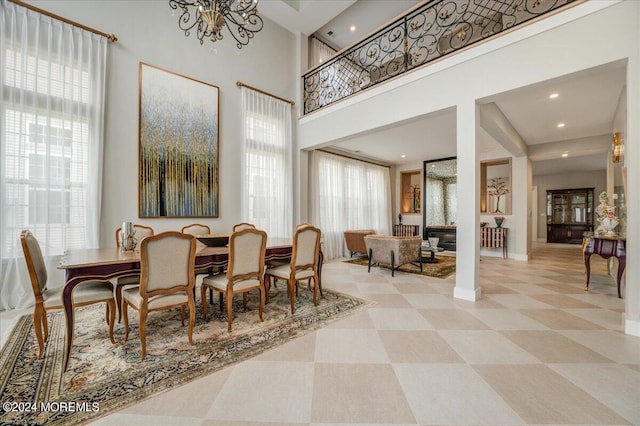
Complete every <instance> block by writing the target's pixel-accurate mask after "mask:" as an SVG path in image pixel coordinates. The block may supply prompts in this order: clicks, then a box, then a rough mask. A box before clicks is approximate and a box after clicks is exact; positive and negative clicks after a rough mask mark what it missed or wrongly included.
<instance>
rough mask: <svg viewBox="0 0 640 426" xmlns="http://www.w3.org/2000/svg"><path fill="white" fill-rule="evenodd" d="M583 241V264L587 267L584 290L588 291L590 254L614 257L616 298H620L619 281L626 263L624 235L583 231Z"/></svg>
mask: <svg viewBox="0 0 640 426" xmlns="http://www.w3.org/2000/svg"><path fill="white" fill-rule="evenodd" d="M583 238H584V242H583V246H582V247H583V250H584V265H585V266H586V268H587V284H586V285H585V287H584V291H589V278H590V275H591V264H590V259H591V255H592V254H599V255H600V256H601V257H603V258H605V259H609V258H611V257H615V258H616V259H618V274H617V276H616V284H617V286H618V298H620V299H622V295H621V294H620V281H621V280H622V274H623V273H624V267H625V266H626V264H627V251H626V245H627V239H626V238H625V237H607V236H604V235H595V234H589V233H585V235H584V237H583Z"/></svg>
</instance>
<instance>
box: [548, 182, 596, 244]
mask: <svg viewBox="0 0 640 426" xmlns="http://www.w3.org/2000/svg"><path fill="white" fill-rule="evenodd" d="M593 208H594V207H593V188H580V189H553V190H550V191H547V242H548V243H568V244H581V243H582V234H584V233H585V232H587V231H593Z"/></svg>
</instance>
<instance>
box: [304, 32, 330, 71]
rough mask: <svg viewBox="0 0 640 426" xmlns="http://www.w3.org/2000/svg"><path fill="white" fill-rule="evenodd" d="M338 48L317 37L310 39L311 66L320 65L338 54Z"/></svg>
mask: <svg viewBox="0 0 640 426" xmlns="http://www.w3.org/2000/svg"><path fill="white" fill-rule="evenodd" d="M336 52H337V51H336V50H335V49H333V48H332V47H330V46H328V45H327V44H326V43H323V42H321V41H320V40H318V39H317V38H315V37H311V38H310V39H309V68H313V67H315V66H317V65H320V64H321V63H323V62H324V61H326V60H327V59H329V58H331V57H332V56H333V55H335V54H336Z"/></svg>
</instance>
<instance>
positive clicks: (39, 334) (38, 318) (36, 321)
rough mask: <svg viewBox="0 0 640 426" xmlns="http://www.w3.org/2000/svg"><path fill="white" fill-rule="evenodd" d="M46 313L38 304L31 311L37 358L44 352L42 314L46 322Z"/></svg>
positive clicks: (44, 339)
mask: <svg viewBox="0 0 640 426" xmlns="http://www.w3.org/2000/svg"><path fill="white" fill-rule="evenodd" d="M46 315H47V311H45V310H44V307H43V306H42V305H40V304H38V305H36V307H35V309H34V311H33V329H34V330H35V332H36V340H37V341H38V359H40V358H42V355H43V354H44V342H45V341H46V338H45V337H44V336H43V330H42V329H43V325H42V324H43V318H42V317H43V316H44V317H45V318H44V321H45V323H46Z"/></svg>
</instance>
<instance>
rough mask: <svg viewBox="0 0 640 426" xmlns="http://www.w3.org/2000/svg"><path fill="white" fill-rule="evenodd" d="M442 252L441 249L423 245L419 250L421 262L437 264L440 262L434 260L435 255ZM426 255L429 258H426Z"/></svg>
mask: <svg viewBox="0 0 640 426" xmlns="http://www.w3.org/2000/svg"><path fill="white" fill-rule="evenodd" d="M443 251H444V249H443V248H442V247H431V246H428V245H423V246H422V248H421V255H422V262H423V263H438V262H439V261H440V260H439V259H436V253H440V252H443ZM426 253H430V254H429V256H426Z"/></svg>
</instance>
